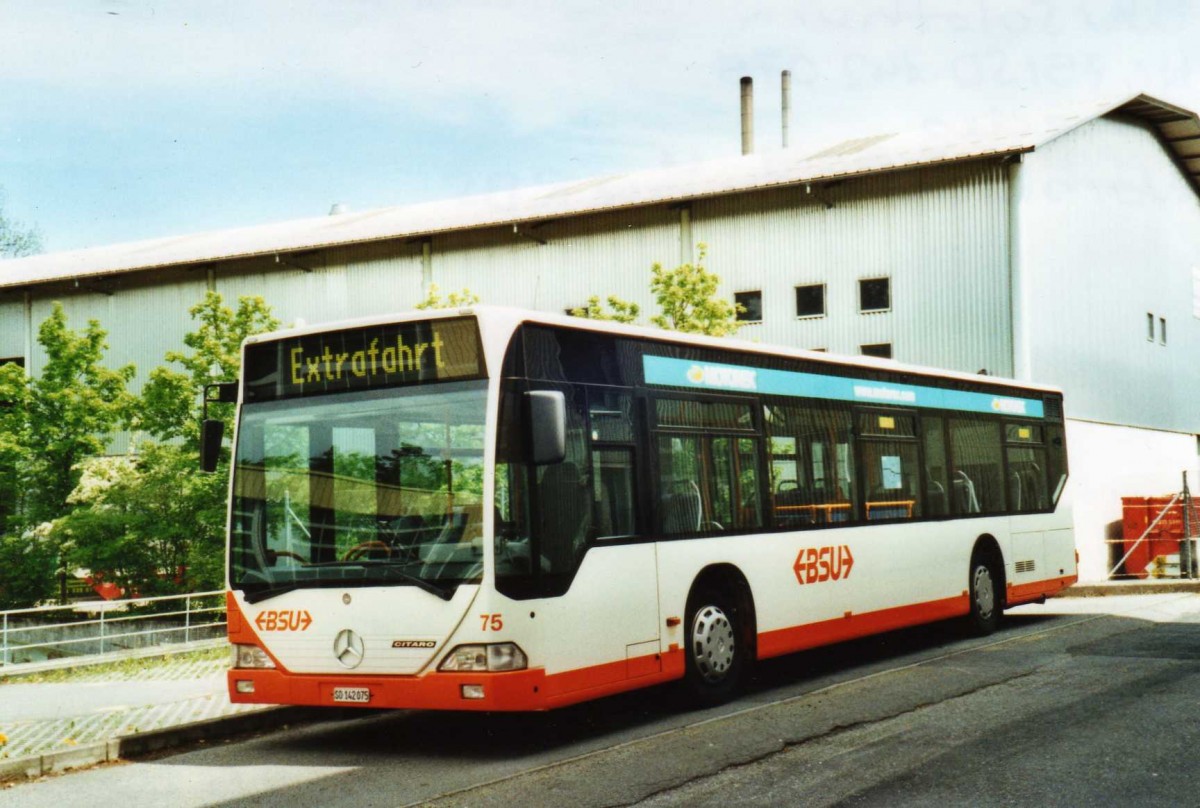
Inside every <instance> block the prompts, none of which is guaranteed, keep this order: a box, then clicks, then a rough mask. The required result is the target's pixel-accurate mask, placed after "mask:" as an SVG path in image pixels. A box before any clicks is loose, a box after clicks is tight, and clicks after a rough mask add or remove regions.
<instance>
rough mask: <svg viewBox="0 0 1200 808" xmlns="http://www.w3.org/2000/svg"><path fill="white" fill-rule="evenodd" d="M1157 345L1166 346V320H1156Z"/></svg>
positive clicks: (1160, 318) (1161, 318)
mask: <svg viewBox="0 0 1200 808" xmlns="http://www.w3.org/2000/svg"><path fill="white" fill-rule="evenodd" d="M1158 343H1159V345H1166V344H1167V318H1166V317H1159V318H1158Z"/></svg>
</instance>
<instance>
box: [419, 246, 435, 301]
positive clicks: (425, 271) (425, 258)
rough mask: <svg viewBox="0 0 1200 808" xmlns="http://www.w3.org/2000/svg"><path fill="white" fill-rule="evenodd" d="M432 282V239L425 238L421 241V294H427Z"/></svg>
mask: <svg viewBox="0 0 1200 808" xmlns="http://www.w3.org/2000/svg"><path fill="white" fill-rule="evenodd" d="M432 283H433V241H432V240H431V239H425V240H424V241H422V242H421V294H422V295H428V294H429V286H430V284H432Z"/></svg>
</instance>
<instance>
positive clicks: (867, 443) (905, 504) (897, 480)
mask: <svg viewBox="0 0 1200 808" xmlns="http://www.w3.org/2000/svg"><path fill="white" fill-rule="evenodd" d="M857 426H858V431H857V434H858V439H859V446H860V451H861V452H862V464H863V473H864V482H865V485H866V492H865V495H866V501H865V506H864V512H865V516H866V518H867V520H868V521H874V520H879V519H912V518H914V517H917V516H920V515H921V496H920V493H919V483H918V481H919V479H920V474H919V473H918V464H917V436H916V417H915V416H914V415H911V414H905V413H887V412H878V411H870V412H861V413H859V414H858V423H857Z"/></svg>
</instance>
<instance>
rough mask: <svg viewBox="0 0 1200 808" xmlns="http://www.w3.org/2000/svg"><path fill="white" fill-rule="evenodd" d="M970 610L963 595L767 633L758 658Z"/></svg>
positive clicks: (927, 621)
mask: <svg viewBox="0 0 1200 808" xmlns="http://www.w3.org/2000/svg"><path fill="white" fill-rule="evenodd" d="M969 609H970V606H969V601H968V599H967V598H966V597H964V596H962V595H960V596H958V597H953V598H945V599H943V600H934V601H930V602H928V603H917V604H914V605H912V606H898V607H896V608H894V609H882V610H880V611H877V612H868V613H866V614H851V615H849V616H844V617H838V618H835V619H833V620H825V621H822V622H820V623H807V624H805V625H803V626H791V627H789V628H781V629H776V630H775V631H766V632H763V633H761V634H759V635H758V658H759V659H769V658H770V657H775V656H781V655H783V654H790V653H792V652H794V651H803V650H805V649H808V648H817V647H819V646H822V645H832V644H833V643H836V642H843V641H845V640H852V639H855V638H858V637H865V636H867V635H869V634H879V633H881V632H884V631H892V630H894V629H898V628H905V627H907V626H915V625H918V624H920V623H932V622H934V621H936V620H945V619H946V618H948V617H956V616H959V615H964V614H966V613H967V612H968V610H969Z"/></svg>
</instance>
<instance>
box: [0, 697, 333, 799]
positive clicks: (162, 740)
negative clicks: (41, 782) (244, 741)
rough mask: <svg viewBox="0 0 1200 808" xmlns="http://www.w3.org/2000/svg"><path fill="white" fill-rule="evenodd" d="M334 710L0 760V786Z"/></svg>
mask: <svg viewBox="0 0 1200 808" xmlns="http://www.w3.org/2000/svg"><path fill="white" fill-rule="evenodd" d="M341 717H343V714H342V713H341V712H339V711H336V710H327V709H324V708H313V707H270V708H267V709H264V710H259V711H256V712H251V713H241V714H239V715H230V716H224V717H221V718H209V719H206V720H204V721H195V722H193V723H190V724H180V725H179V726H175V727H166V728H164V729H156V730H151V731H149V732H139V733H137V734H136V735H122V736H120V737H117V738H112V739H110V740H108V741H98V742H96V743H90V744H84V745H81V746H77V747H74V748H72V749H65V750H62V751H58V752H49V753H47V754H44V755H31V756H29V757H25V758H18V759H16V760H0V783H3V782H7V781H10V780H20V779H22V778H24V779H33V778H37V777H41V776H43V775H47V774H58V773H61V772H65V771H67V770H69V769H79V768H83V767H85V766H95V765H97V764H100V763H109V762H112V761H115V760H119V759H125V760H130V759H135V758H139V757H145V756H147V755H151V754H153V753H155V752H159V751H162V750H164V749H171V748H173V747H176V746H183V745H184V744H188V743H195V742H197V741H202V740H209V739H213V738H227V737H230V736H233V735H241V734H243V733H246V732H256V731H259V730H268V729H278V728H279V727H282V726H285V725H287V724H299V723H310V722H315V721H321V720H327V719H330V718H341Z"/></svg>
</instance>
